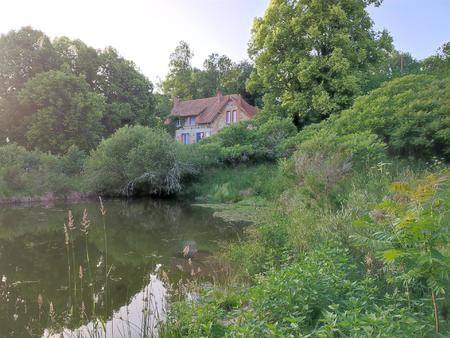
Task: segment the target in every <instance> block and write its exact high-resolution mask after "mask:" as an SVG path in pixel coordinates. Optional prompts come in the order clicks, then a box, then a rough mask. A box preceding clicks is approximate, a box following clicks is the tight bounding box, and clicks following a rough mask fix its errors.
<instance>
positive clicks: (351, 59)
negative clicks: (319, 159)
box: [248, 0, 391, 126]
mask: <svg viewBox="0 0 450 338" xmlns="http://www.w3.org/2000/svg"><path fill="white" fill-rule="evenodd" d="M371 2H372V1H363V0H358V1H355V0H339V1H333V2H330V1H325V0H314V1H310V0H300V1H288V0H272V1H271V2H270V5H269V8H268V9H267V10H266V13H265V15H264V16H263V17H262V18H257V19H256V20H255V21H254V24H253V30H252V40H251V43H250V49H249V53H250V55H251V56H252V57H253V59H254V61H255V71H254V72H253V73H252V76H251V77H250V80H249V83H248V87H249V89H250V90H261V87H262V89H263V90H264V113H266V114H267V115H268V116H271V115H274V114H277V115H280V116H283V117H287V116H290V117H292V118H294V120H295V121H296V124H297V125H300V126H303V125H306V124H309V123H312V122H319V121H320V120H322V119H324V118H326V117H327V116H329V115H330V114H334V113H338V112H339V111H341V110H342V109H345V108H348V107H350V106H351V104H352V102H353V100H354V98H355V97H356V96H358V95H360V94H361V93H363V92H364V91H365V90H366V88H367V87H369V83H370V81H371V79H370V75H369V74H371V73H376V71H377V69H378V68H379V67H380V64H381V62H382V61H383V60H384V59H385V58H386V57H387V53H388V52H389V51H390V49H391V38H390V37H389V35H388V34H387V32H382V33H378V32H375V31H373V29H372V26H373V23H372V21H371V19H370V17H369V15H368V13H367V12H366V9H365V8H366V6H368V5H369V3H371Z"/></svg>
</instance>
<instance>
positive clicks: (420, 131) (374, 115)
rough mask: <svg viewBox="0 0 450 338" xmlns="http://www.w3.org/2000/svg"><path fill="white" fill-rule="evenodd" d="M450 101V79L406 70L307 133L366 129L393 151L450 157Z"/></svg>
mask: <svg viewBox="0 0 450 338" xmlns="http://www.w3.org/2000/svg"><path fill="white" fill-rule="evenodd" d="M449 106H450V78H445V79H438V78H436V77H433V76H431V75H408V76H404V77H401V78H398V79H395V80H392V81H389V82H387V83H385V84H384V85H383V86H382V87H380V88H378V89H376V90H374V91H372V92H371V93H369V94H368V95H366V96H362V97H360V98H358V99H357V100H356V101H355V103H354V105H353V107H352V108H351V109H349V110H346V111H344V112H342V113H341V115H340V116H339V117H333V118H331V119H329V120H328V121H325V122H323V123H321V124H320V125H319V126H320V127H319V128H318V127H317V126H315V127H313V128H308V132H311V131H313V130H316V131H317V130H318V129H319V130H323V131H322V135H326V134H328V133H332V134H337V135H340V136H342V135H347V134H351V133H360V132H368V133H372V134H375V135H377V136H378V137H380V139H381V140H383V141H384V142H386V144H387V145H388V150H389V152H390V154H392V155H396V156H402V157H414V158H424V159H430V158H432V157H433V156H437V157H444V158H446V159H447V160H450V114H449Z"/></svg>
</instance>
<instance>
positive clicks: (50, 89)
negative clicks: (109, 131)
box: [18, 70, 105, 153]
mask: <svg viewBox="0 0 450 338" xmlns="http://www.w3.org/2000/svg"><path fill="white" fill-rule="evenodd" d="M18 99H19V102H20V108H21V111H22V122H21V123H22V124H23V127H22V128H23V129H24V130H26V132H25V136H26V141H27V145H28V146H29V148H34V147H36V148H38V149H40V150H43V151H51V152H53V153H64V152H65V151H66V150H68V149H69V147H70V146H71V145H76V146H78V147H79V148H80V149H83V150H89V149H92V148H93V147H95V146H96V145H97V143H98V142H99V141H100V139H101V136H102V125H101V123H100V122H101V118H102V116H103V112H104V109H105V103H104V99H103V97H101V96H100V95H98V94H96V93H94V92H92V91H90V90H89V86H88V84H87V83H86V81H85V80H84V77H81V76H76V75H73V74H67V73H64V72H61V71H55V70H52V71H49V72H46V73H40V74H38V75H36V76H35V77H34V78H33V79H31V80H29V81H28V82H27V83H26V84H25V86H24V88H23V89H22V90H21V91H20V92H19V95H18Z"/></svg>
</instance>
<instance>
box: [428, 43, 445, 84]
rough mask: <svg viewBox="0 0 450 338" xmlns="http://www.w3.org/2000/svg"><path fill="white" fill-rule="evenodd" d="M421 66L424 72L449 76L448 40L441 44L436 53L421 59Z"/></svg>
mask: <svg viewBox="0 0 450 338" xmlns="http://www.w3.org/2000/svg"><path fill="white" fill-rule="evenodd" d="M421 66H422V69H423V71H424V72H427V73H431V74H435V75H437V76H441V77H448V76H450V42H447V43H445V44H443V45H442V47H440V48H439V49H438V51H437V53H436V55H433V56H430V57H428V58H426V59H425V60H423V61H422V63H421Z"/></svg>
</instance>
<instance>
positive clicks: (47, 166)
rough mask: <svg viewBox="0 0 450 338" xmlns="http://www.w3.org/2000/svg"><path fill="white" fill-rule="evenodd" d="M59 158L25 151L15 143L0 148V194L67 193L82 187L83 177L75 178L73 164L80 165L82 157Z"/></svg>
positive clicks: (4, 195)
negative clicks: (74, 161)
mask: <svg viewBox="0 0 450 338" xmlns="http://www.w3.org/2000/svg"><path fill="white" fill-rule="evenodd" d="M73 160H74V156H73V155H71V156H68V157H58V156H55V155H51V154H45V153H42V152H39V151H27V150H26V149H25V148H23V147H21V146H18V145H16V144H8V145H5V146H2V147H0V192H1V196H2V197H12V196H14V197H19V196H41V195H44V194H46V193H56V194H62V195H64V194H67V193H68V192H70V191H80V190H83V187H82V178H81V177H75V176H78V175H75V173H74V171H73V170H67V168H72V169H73V166H74V165H75V166H77V167H78V168H79V167H82V166H83V163H82V161H83V159H82V158H80V159H78V163H76V164H74V163H73V162H72V161H73Z"/></svg>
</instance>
